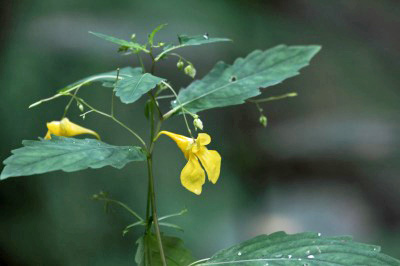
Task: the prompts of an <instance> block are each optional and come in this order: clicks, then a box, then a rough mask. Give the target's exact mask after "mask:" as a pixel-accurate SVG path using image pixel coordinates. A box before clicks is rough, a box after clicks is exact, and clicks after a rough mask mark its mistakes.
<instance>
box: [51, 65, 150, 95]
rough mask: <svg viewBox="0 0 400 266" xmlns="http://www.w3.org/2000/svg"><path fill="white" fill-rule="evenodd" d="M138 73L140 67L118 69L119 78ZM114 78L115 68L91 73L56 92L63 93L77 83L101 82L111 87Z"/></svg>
mask: <svg viewBox="0 0 400 266" xmlns="http://www.w3.org/2000/svg"><path fill="white" fill-rule="evenodd" d="M139 73H142V69H141V68H140V67H136V68H133V67H124V68H121V69H120V70H119V78H120V79H123V78H128V77H132V76H134V75H137V74H139ZM116 79H117V70H113V71H109V72H105V73H100V74H96V75H92V76H89V77H86V78H83V79H80V80H78V81H76V82H74V83H72V84H70V85H68V86H66V87H65V88H62V89H61V90H59V91H58V92H59V93H63V92H66V91H68V90H70V89H71V88H73V87H76V86H77V85H80V84H82V85H86V84H89V83H90V82H102V83H103V85H105V87H110V86H111V87H113V84H114V83H115V81H116Z"/></svg>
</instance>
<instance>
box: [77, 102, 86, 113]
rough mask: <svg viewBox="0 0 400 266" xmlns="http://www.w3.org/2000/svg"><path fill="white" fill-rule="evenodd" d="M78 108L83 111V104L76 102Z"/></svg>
mask: <svg viewBox="0 0 400 266" xmlns="http://www.w3.org/2000/svg"><path fill="white" fill-rule="evenodd" d="M78 108H79V110H81V112H83V111H84V110H85V108H84V107H83V104H81V103H79V104H78Z"/></svg>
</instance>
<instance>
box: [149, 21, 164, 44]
mask: <svg viewBox="0 0 400 266" xmlns="http://www.w3.org/2000/svg"><path fill="white" fill-rule="evenodd" d="M167 25H168V24H161V25H159V26H158V27H157V28H155V29H154V30H153V31H152V32H151V33H150V35H149V44H150V45H151V46H153V41H154V35H156V33H157V32H158V31H160V30H161V29H162V28H164V27H165V26H167Z"/></svg>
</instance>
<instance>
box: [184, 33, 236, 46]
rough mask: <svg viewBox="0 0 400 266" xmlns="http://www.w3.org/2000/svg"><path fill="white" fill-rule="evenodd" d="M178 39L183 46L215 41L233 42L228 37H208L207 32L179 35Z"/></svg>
mask: <svg viewBox="0 0 400 266" xmlns="http://www.w3.org/2000/svg"><path fill="white" fill-rule="evenodd" d="M178 40H179V43H180V45H182V46H190V45H202V44H207V43H213V42H231V41H232V40H231V39H228V38H218V37H211V38H210V37H208V35H207V34H204V35H196V36H188V35H185V34H181V35H178Z"/></svg>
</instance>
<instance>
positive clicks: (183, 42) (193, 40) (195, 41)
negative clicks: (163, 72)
mask: <svg viewBox="0 0 400 266" xmlns="http://www.w3.org/2000/svg"><path fill="white" fill-rule="evenodd" d="M178 40H179V44H177V45H173V44H169V45H167V46H165V47H164V49H163V52H162V53H160V54H159V55H157V57H156V58H155V61H158V60H160V59H162V58H164V57H165V56H167V54H168V53H169V52H171V51H172V50H175V49H178V48H182V47H186V46H192V45H202V44H207V43H214V42H229V41H232V40H231V39H228V38H217V37H212V38H210V37H209V36H208V34H205V35H196V36H187V35H184V34H182V35H178Z"/></svg>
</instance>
